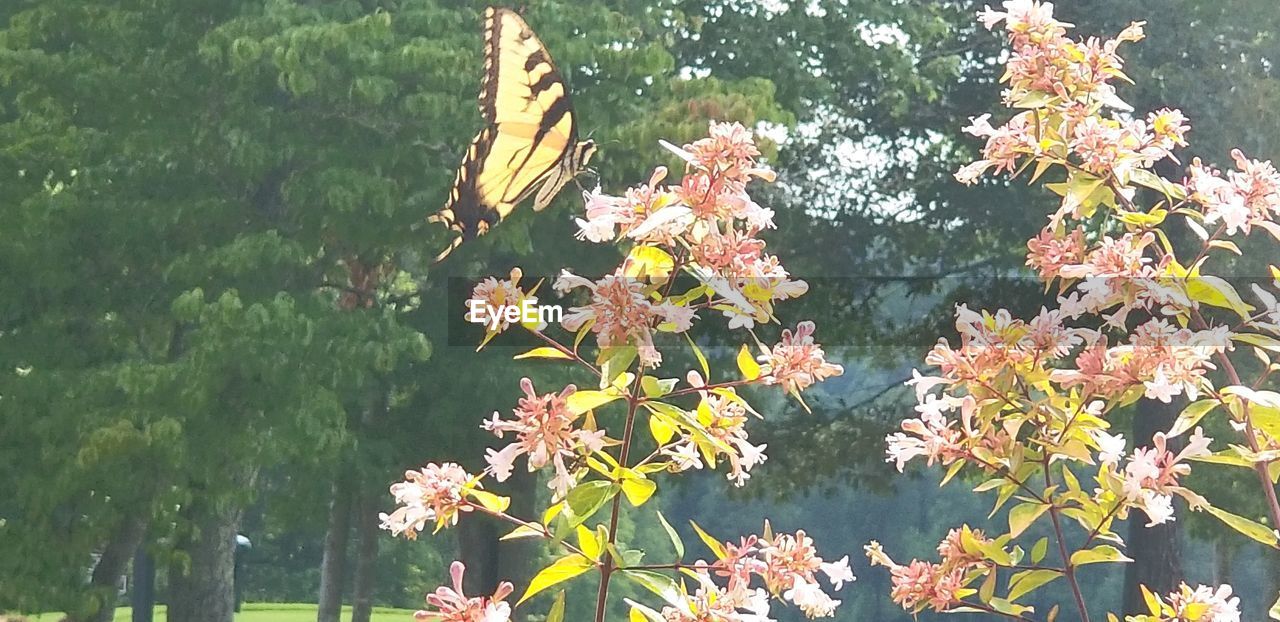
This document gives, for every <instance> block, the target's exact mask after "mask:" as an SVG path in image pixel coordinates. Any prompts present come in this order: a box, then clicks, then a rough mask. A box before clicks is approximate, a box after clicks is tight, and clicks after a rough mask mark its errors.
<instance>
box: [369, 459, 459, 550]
mask: <svg viewBox="0 0 1280 622" xmlns="http://www.w3.org/2000/svg"><path fill="white" fill-rule="evenodd" d="M404 477H405V481H403V482H397V483H395V484H392V485H391V494H392V495H393V496H394V497H395V499H396V503H397V504H399V505H400V507H398V508H396V510H395V511H394V512H392V513H391V514H385V513H384V514H378V518H379V519H380V520H381V521H382V525H381V527H382V528H383V529H386V530H388V531H390V532H391V533H392V535H400V534H401V533H403V534H404V535H405V537H406V538H409V539H410V540H412V539H414V538H416V537H417V535H418V532H420V531H422V530H423V529H424V528H425V527H426V525H427V523H428V522H431V521H434V522H435V523H436V530H437V531H438V530H439V529H440V528H441V527H444V526H445V525H456V524H457V523H458V514H459V513H461V512H470V511H471V506H470V505H469V504H467V502H466V501H465V500H463V498H462V493H463V489H464V488H465V487H466V486H467V483H468V482H470V481H471V479H472V477H471V476H470V475H468V474H467V472H466V471H464V470H463V469H462V467H460V466H458V465H456V464H454V463H452V462H446V463H444V464H428V465H427V466H425V467H422V468H421V469H419V470H417V471H406V472H405V474H404Z"/></svg>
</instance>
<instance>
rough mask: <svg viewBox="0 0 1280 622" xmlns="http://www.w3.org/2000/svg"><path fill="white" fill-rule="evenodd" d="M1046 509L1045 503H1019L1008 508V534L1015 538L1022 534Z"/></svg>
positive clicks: (1047, 506) (1047, 507)
mask: <svg viewBox="0 0 1280 622" xmlns="http://www.w3.org/2000/svg"><path fill="white" fill-rule="evenodd" d="M1048 509H1049V504H1047V503H1019V504H1018V505H1015V506H1013V509H1012V510H1009V536H1010V537H1013V538H1016V537H1018V536H1020V535H1022V532H1024V531H1026V530H1027V527H1030V526H1031V523H1034V522H1036V519H1037V518H1040V515H1041V514H1044V512H1045V510H1048Z"/></svg>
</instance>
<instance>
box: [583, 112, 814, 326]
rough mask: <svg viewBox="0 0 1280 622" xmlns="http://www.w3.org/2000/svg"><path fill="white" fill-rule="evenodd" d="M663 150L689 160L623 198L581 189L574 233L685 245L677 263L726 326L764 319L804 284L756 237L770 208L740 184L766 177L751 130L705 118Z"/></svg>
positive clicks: (769, 224) (768, 222) (766, 224)
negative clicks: (672, 179) (581, 212)
mask: <svg viewBox="0 0 1280 622" xmlns="http://www.w3.org/2000/svg"><path fill="white" fill-rule="evenodd" d="M668 148H670V149H671V150H673V151H675V152H676V153H677V154H678V155H680V156H681V157H682V158H683V159H684V160H685V161H686V162H687V163H688V164H689V167H688V170H687V171H686V174H685V176H684V178H683V179H682V180H681V181H680V182H679V183H678V184H673V185H668V186H663V185H660V184H661V183H662V182H663V180H665V179H666V177H667V170H666V169H665V168H661V167H659V168H658V169H657V170H655V171H654V173H653V176H652V177H650V179H649V182H648V184H646V185H643V186H638V187H635V188H632V189H630V190H628V191H627V192H626V194H625V195H624V196H621V197H612V196H607V195H603V194H601V193H600V192H599V191H595V192H590V193H587V194H586V195H585V199H586V203H587V210H586V217H585V218H582V219H578V227H579V237H582V238H585V239H587V240H591V241H593V242H609V241H612V240H613V239H615V238H617V237H621V238H624V239H630V240H634V241H636V242H638V243H641V244H645V245H655V246H665V247H670V248H673V249H688V251H687V252H688V255H689V256H688V261H687V263H686V265H685V268H686V270H687V271H689V272H690V273H691V274H694V275H695V276H697V277H698V278H699V279H700V280H701V281H702V282H703V283H704V287H706V288H707V290H708V291H707V292H706V293H707V294H708V296H709V297H710V298H711V300H709V301H708V302H707V304H706V305H705V306H706V307H707V308H710V309H713V310H716V311H719V312H721V313H722V314H724V315H725V316H727V317H728V318H729V319H730V324H729V325H730V327H731V328H737V327H744V328H750V327H752V326H754V325H755V324H757V323H763V322H768V321H770V320H771V319H772V317H773V304H774V303H775V302H777V301H780V300H785V299H788V298H795V297H797V296H800V295H802V294H804V293H805V292H806V291H807V290H808V285H807V284H806V283H805V282H804V281H800V280H794V279H792V278H791V277H790V275H789V273H788V272H787V271H786V269H785V268H783V267H782V264H781V263H780V262H779V261H778V258H777V257H776V256H773V255H770V254H768V253H766V252H765V243H764V241H763V240H760V239H759V238H757V237H756V235H757V234H758V233H760V232H761V231H762V230H764V229H769V228H773V226H774V224H773V211H772V210H770V209H768V208H765V207H761V206H760V205H759V204H757V203H756V202H755V201H753V200H752V199H751V197H750V196H749V195H748V194H747V192H746V186H747V183H748V182H750V181H751V180H752V179H765V180H772V179H773V177H774V175H773V173H772V171H769V170H768V169H766V168H764V167H763V166H761V165H760V164H759V163H758V162H757V161H756V157H757V156H759V155H760V152H759V150H758V149H757V148H756V146H755V143H754V141H753V140H752V137H751V132H750V131H748V130H747V129H746V128H745V127H743V126H742V125H741V124H739V123H712V124H711V129H710V136H708V137H707V138H703V139H701V140H698V141H695V142H693V143H691V144H689V145H685V147H684V148H679V147H674V146H670V145H668ZM681 252H684V251H683V250H682V251H681Z"/></svg>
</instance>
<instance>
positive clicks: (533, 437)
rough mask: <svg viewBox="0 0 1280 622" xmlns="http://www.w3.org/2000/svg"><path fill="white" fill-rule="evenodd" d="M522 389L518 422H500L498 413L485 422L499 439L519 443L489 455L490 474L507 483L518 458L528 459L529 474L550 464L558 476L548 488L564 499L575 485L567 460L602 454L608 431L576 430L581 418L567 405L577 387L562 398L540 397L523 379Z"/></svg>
mask: <svg viewBox="0 0 1280 622" xmlns="http://www.w3.org/2000/svg"><path fill="white" fill-rule="evenodd" d="M520 389H521V390H523V391H524V397H522V398H520V402H519V405H518V406H516V408H515V411H514V412H513V414H514V415H515V419H513V420H503V419H499V418H498V413H496V412H495V413H493V419H490V420H487V421H485V422H484V426H483V427H484V429H485V430H488V431H490V432H493V433H494V435H496V436H497V437H498V438H502V437H503V436H504V435H505V434H506V433H508V432H510V433H513V434H515V437H516V438H515V442H513V443H511V444H510V445H507V446H506V447H505V448H503V449H502V450H500V451H494V450H493V449H489V450H488V451H487V453H486V455H485V460H486V461H487V462H488V463H489V468H488V469H487V472H488V473H490V474H492V475H493V477H494V479H496V480H498V481H500V482H503V481H506V480H507V478H508V477H511V471H512V469H513V468H514V466H513V465H514V463H515V460H516V458H518V457H520V456H528V457H529V458H528V461H529V471H534V470H537V469H540V468H542V467H544V466H546V465H547V464H548V463H550V464H552V465H553V466H554V468H555V473H556V474H555V476H554V477H552V478H551V481H550V483H549V484H548V486H549V487H550V488H551V489H552V490H555V491H556V492H557V493H559V494H561V495H563V494H564V493H565V492H567V491H568V490H569V488H570V487H571V486H572V485H573V484H574V482H575V480H574V474H573V473H572V472H571V471H570V470H569V467H568V465H567V464H566V463H565V459H566V458H573V457H575V456H579V455H583V454H590V453H591V452H594V451H599V450H600V449H601V448H603V447H604V430H594V431H593V430H583V429H579V428H575V427H574V424H575V423H576V421H577V419H578V415H575V414H573V413H571V412H570V411H569V407H568V402H567V400H568V398H569V396H570V395H573V393H574V392H575V391H576V390H577V387H575V386H573V385H569V386H567V387H565V388H564V389H563V390H562V391H560V393H559V394H555V393H548V394H546V395H538V394H537V393H536V392H534V390H533V381H532V380H529V379H528V378H523V379H521V380H520Z"/></svg>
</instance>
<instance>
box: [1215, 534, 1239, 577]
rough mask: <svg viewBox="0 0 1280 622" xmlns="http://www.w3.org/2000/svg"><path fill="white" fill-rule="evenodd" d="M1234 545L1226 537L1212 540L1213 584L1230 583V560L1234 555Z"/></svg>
mask: <svg viewBox="0 0 1280 622" xmlns="http://www.w3.org/2000/svg"><path fill="white" fill-rule="evenodd" d="M1236 549H1237V547H1236V546H1235V545H1232V544H1230V543H1228V542H1227V539H1226V538H1221V537H1220V538H1216V539H1215V540H1214V541H1213V584H1214V585H1222V584H1223V583H1231V562H1232V561H1233V560H1234V559H1235V556H1236Z"/></svg>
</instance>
